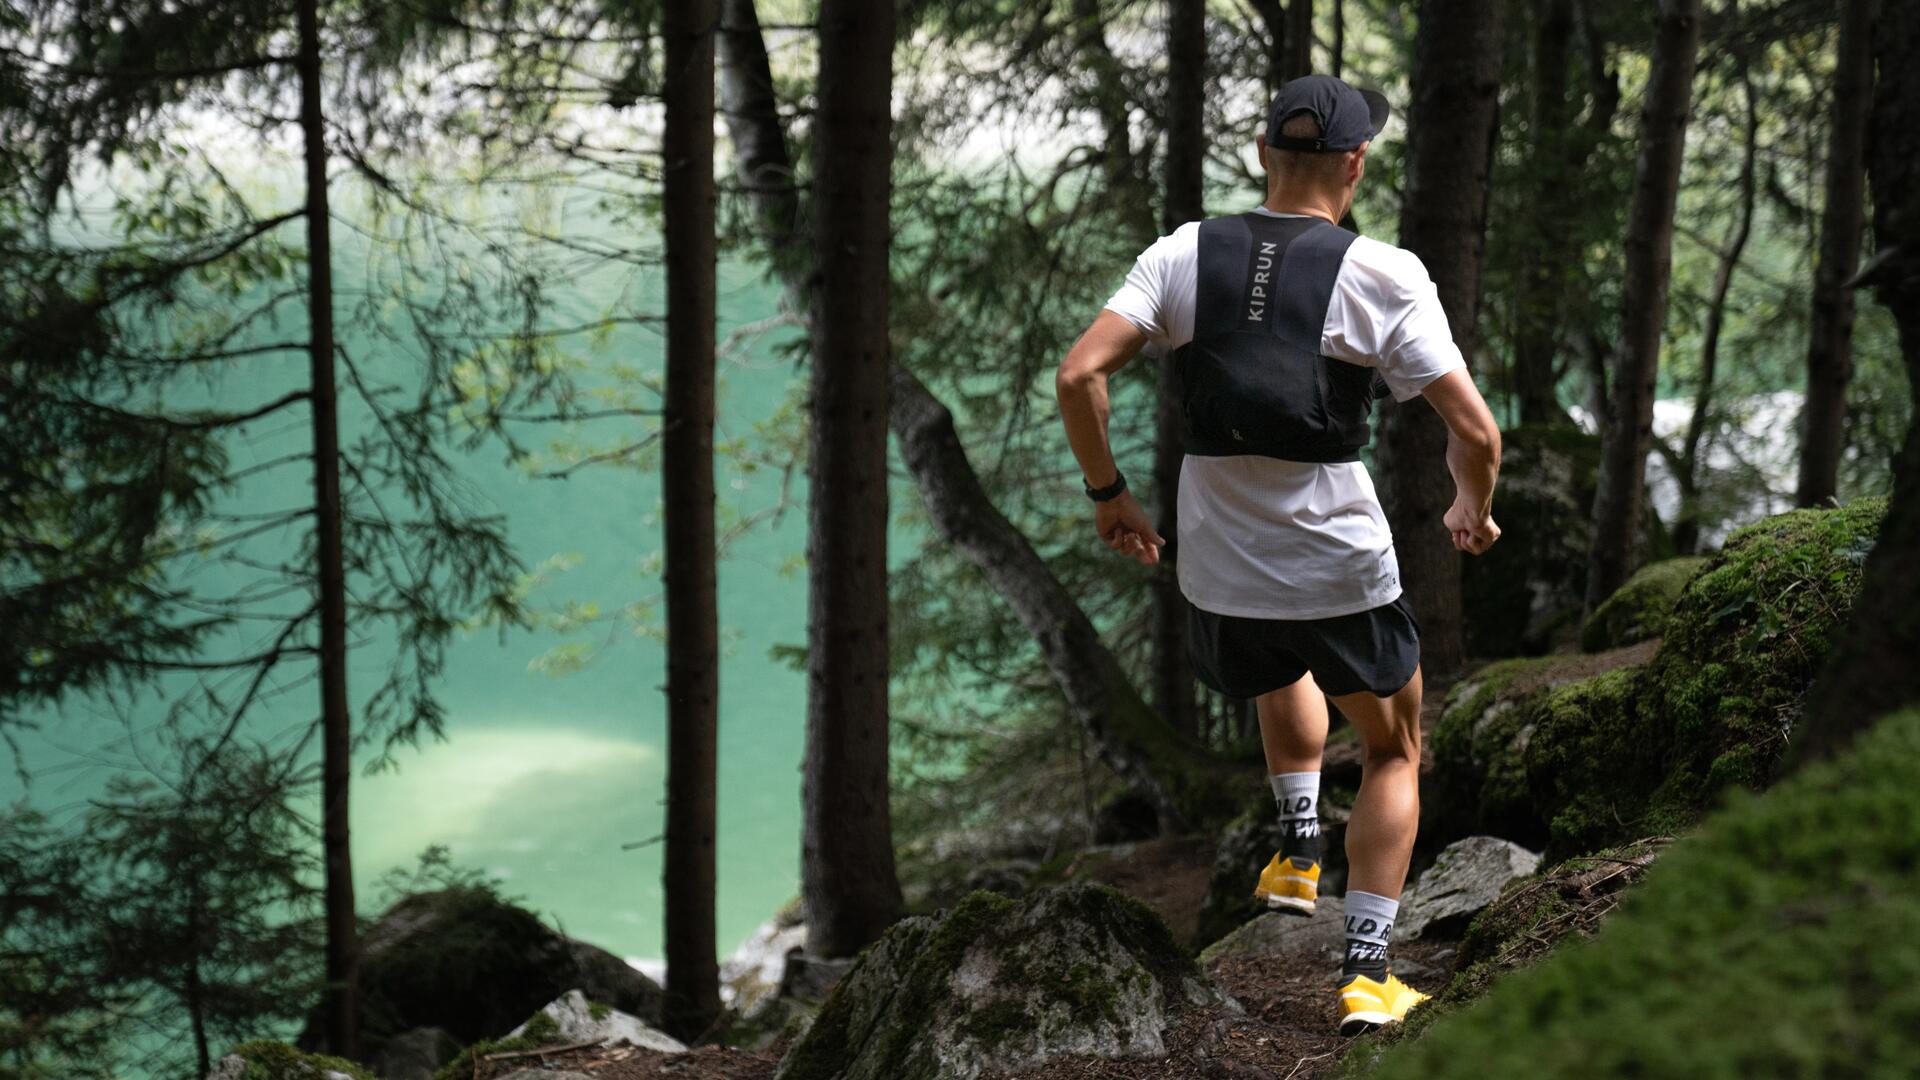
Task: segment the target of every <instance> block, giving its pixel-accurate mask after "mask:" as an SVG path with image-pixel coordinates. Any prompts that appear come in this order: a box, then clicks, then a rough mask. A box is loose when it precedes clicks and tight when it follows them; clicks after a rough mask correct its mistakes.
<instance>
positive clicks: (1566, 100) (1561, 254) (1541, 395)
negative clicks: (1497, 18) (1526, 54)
mask: <svg viewBox="0 0 1920 1080" xmlns="http://www.w3.org/2000/svg"><path fill="white" fill-rule="evenodd" d="M1533 8H1534V12H1533V14H1534V35H1533V116H1532V123H1531V124H1530V125H1529V126H1530V128H1531V129H1532V130H1531V132H1530V134H1531V136H1532V138H1531V140H1530V143H1529V146H1528V157H1529V159H1530V160H1529V161H1528V180H1529V182H1530V186H1531V188H1532V194H1533V206H1534V208H1535V212H1534V213H1531V214H1529V215H1528V216H1527V219H1526V220H1525V221H1524V222H1522V223H1520V224H1521V227H1522V228H1524V229H1526V230H1527V234H1528V243H1527V245H1526V250H1525V252H1524V253H1523V254H1522V256H1521V259H1522V272H1521V274H1520V277H1519V279H1518V282H1517V287H1518V293H1519V295H1517V296H1516V297H1515V298H1514V306H1515V307H1516V308H1517V309H1518V318H1517V320H1516V322H1517V323H1518V325H1517V326H1516V327H1515V331H1514V342H1513V392H1514V397H1515V398H1516V399H1518V402H1519V406H1520V422H1521V423H1523V424H1531V423H1543V422H1553V421H1560V420H1565V419H1566V412H1565V410H1563V409H1561V408H1560V402H1559V400H1558V399H1557V398H1556V397H1555V393H1554V389H1555V382H1556V380H1555V378H1554V372H1555V362H1556V361H1557V359H1558V357H1559V351H1560V315H1561V312H1562V311H1563V304H1562V297H1563V296H1564V293H1565V288H1566V284H1567V282H1566V268H1567V262H1568V261H1569V260H1568V254H1567V251H1566V249H1565V248H1564V247H1562V246H1560V245H1558V244H1555V243H1553V242H1552V234H1553V231H1554V230H1556V229H1561V228H1564V227H1565V224H1566V220H1567V216H1568V215H1569V213H1570V212H1571V211H1572V210H1573V207H1572V205H1571V200H1572V198H1577V190H1578V189H1577V187H1575V186H1574V185H1573V180H1574V175H1575V173H1574V170H1569V169H1565V168H1563V165H1564V164H1565V155H1566V144H1567V142H1568V140H1569V139H1570V138H1571V137H1572V136H1571V132H1569V130H1568V129H1569V127H1570V126H1571V124H1572V119H1573V117H1572V113H1573V109H1572V104H1571V98H1570V94H1569V92H1568V91H1569V74H1570V72H1569V67H1570V64H1569V58H1570V56H1571V53H1572V49H1573V0H1534V3H1533Z"/></svg>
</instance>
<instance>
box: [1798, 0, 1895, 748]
mask: <svg viewBox="0 0 1920 1080" xmlns="http://www.w3.org/2000/svg"><path fill="white" fill-rule="evenodd" d="M1871 37H1872V39H1873V51H1874V56H1875V59H1876V60H1877V61H1878V62H1879V69H1880V75H1879V85H1878V86H1876V87H1875V89H1874V92H1873V121H1872V132H1871V134H1872V137H1871V138H1870V139H1868V140H1867V146H1868V148H1869V150H1868V153H1869V155H1870V156H1869V158H1868V160H1867V165H1868V169H1869V179H1870V180H1871V181H1872V183H1873V234H1874V240H1875V247H1876V249H1877V250H1878V254H1877V255H1875V256H1874V259H1873V262H1872V263H1871V264H1870V267H1869V269H1868V271H1867V272H1866V273H1865V275H1864V276H1865V278H1866V280H1865V281H1864V282H1863V284H1871V285H1872V286H1873V288H1874V291H1875V292H1876V293H1877V294H1878V295H1879V298H1880V302H1881V303H1882V304H1884V305H1886V308H1887V310H1888V311H1890V312H1892V313H1893V319H1894V324H1895V325H1896V326H1897V327H1898V328H1899V332H1900V356H1901V359H1902V360H1903V361H1904V362H1905V364H1906V368H1907V388H1908V391H1909V393H1910V395H1911V396H1912V398H1913V406H1914V409H1913V413H1912V419H1911V420H1909V422H1908V425H1907V439H1906V445H1904V446H1903V447H1902V448H1901V450H1900V453H1899V456H1897V457H1895V458H1894V460H1893V497H1892V498H1891V499H1890V500H1889V501H1888V503H1887V517H1886V520H1885V521H1883V522H1882V523H1881V525H1880V538H1879V541H1878V542H1877V543H1875V544H1874V547H1873V551H1872V552H1871V553H1869V554H1868V556H1867V565H1866V568H1865V571H1864V573H1863V575H1862V578H1861V582H1860V598H1859V599H1858V600H1856V601H1855V602H1854V605H1853V614H1852V615H1851V616H1849V617H1848V620H1847V625H1846V628H1845V629H1844V630H1843V631H1841V634H1840V638H1839V641H1838V642H1837V643H1836V644H1835V646H1834V651H1833V655H1832V657H1831V658H1830V659H1829V660H1828V662H1827V666H1826V669H1825V670H1824V671H1822V672H1821V675H1820V678H1819V679H1818V680H1817V681H1816V682H1815V683H1814V686H1813V688H1812V689H1811V690H1810V691H1808V693H1807V711H1806V714H1805V716H1804V717H1803V719H1802V720H1801V722H1800V725H1799V729H1798V730H1797V731H1796V732H1795V740H1796V743H1797V745H1796V748H1795V750H1796V754H1797V756H1798V757H1799V758H1801V759H1802V760H1805V759H1809V758H1818V757H1823V756H1826V755H1829V754H1832V753H1834V752H1836V751H1838V750H1841V749H1843V748H1844V747H1845V746H1846V745H1847V744H1848V743H1849V742H1851V741H1852V739H1853V736H1854V734H1855V733H1856V732H1859V731H1861V730H1862V729H1864V728H1867V727H1869V726H1871V725H1872V723H1873V722H1874V720H1876V719H1878V718H1879V717H1880V716H1881V715H1882V714H1884V713H1886V712H1887V711H1888V710H1890V709H1893V708H1896V707H1899V706H1902V705H1907V704H1911V703H1913V702H1915V701H1920V664H1916V663H1914V657H1916V656H1920V64H1915V63H1914V62H1913V58H1914V57H1915V56H1916V55H1920V6H1916V5H1913V4H1906V3H1890V4H1885V5H1883V6H1882V7H1881V8H1880V13H1879V18H1878V20H1877V22H1876V24H1875V26H1874V30H1873V33H1872V34H1871Z"/></svg>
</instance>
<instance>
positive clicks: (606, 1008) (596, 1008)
mask: <svg viewBox="0 0 1920 1080" xmlns="http://www.w3.org/2000/svg"><path fill="white" fill-rule="evenodd" d="M541 1015H543V1016H544V1015H545V1014H544V1013H543V1014H541ZM587 1015H588V1016H589V1017H592V1018H593V1019H595V1020H605V1019H606V1018H607V1017H609V1016H611V1015H613V1006H611V1005H608V1004H606V1003H605V1002H601V1001H589V1002H587Z"/></svg>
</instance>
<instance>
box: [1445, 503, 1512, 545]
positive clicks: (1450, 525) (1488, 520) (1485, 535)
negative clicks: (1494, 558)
mask: <svg viewBox="0 0 1920 1080" xmlns="http://www.w3.org/2000/svg"><path fill="white" fill-rule="evenodd" d="M1442 520H1443V521H1444V522H1445V523H1446V526H1447V531H1448V532H1450V533H1452V534H1453V546H1454V547H1457V548H1459V549H1460V550H1461V551H1464V552H1466V553H1467V554H1469V555H1479V554H1482V553H1483V552H1485V551H1486V550H1487V549H1488V548H1490V547H1492V546H1493V542H1494V541H1495V540H1498V539H1500V526H1498V525H1495V524H1494V523H1493V514H1492V513H1491V512H1489V511H1482V510H1479V509H1478V508H1469V507H1465V506H1461V505H1460V504H1459V503H1457V502H1456V503H1454V504H1453V505H1452V506H1449V507H1447V513H1446V517H1444V518H1443V519H1442Z"/></svg>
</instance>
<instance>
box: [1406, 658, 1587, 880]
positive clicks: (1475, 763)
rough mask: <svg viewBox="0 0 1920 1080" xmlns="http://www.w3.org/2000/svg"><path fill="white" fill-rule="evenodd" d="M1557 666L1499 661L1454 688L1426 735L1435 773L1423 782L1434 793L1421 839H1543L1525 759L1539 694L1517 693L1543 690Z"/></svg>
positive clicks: (1426, 804) (1426, 801)
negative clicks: (1531, 709) (1532, 706)
mask: <svg viewBox="0 0 1920 1080" xmlns="http://www.w3.org/2000/svg"><path fill="white" fill-rule="evenodd" d="M1555 663H1556V661H1555V660H1553V659H1552V658H1547V657H1542V658H1538V659H1520V660H1502V661H1498V662H1496V663H1493V664H1489V665H1487V666H1486V667H1483V668H1481V669H1480V670H1478V671H1476V672H1475V673H1474V674H1473V675H1471V676H1469V677H1468V678H1466V679H1464V680H1462V681H1461V682H1460V683H1458V684H1457V685H1455V686H1454V688H1453V691H1452V692H1451V693H1450V694H1449V695H1448V697H1447V705H1446V708H1445V709H1444V710H1443V711H1442V712H1441V714H1440V720H1439V722H1438V723H1436V724H1435V725H1434V729H1433V734H1432V736H1431V738H1432V742H1433V760H1434V770H1433V772H1432V774H1431V776H1430V777H1429V778H1428V780H1427V782H1428V783H1430V784H1432V785H1433V787H1434V791H1433V792H1432V796H1431V797H1428V798H1423V799H1422V800H1421V806H1422V808H1423V810H1424V811H1425V817H1426V820H1424V821H1422V822H1421V826H1420V831H1421V834H1422V836H1423V837H1425V838H1428V839H1430V840H1434V841H1436V842H1445V841H1447V840H1453V839H1458V838H1459V837H1462V836H1468V835H1472V834H1475V833H1490V834H1492V835H1495V836H1503V837H1506V838H1508V839H1510V840H1513V841H1515V842H1516V843H1520V844H1525V845H1527V846H1530V847H1538V846H1539V845H1540V844H1541V843H1542V842H1543V841H1544V839H1545V833H1544V829H1542V828H1541V827H1540V825H1539V824H1538V823H1537V822H1536V820H1535V816H1534V813H1533V804H1532V798H1531V795H1530V793H1529V792H1528V789H1527V782H1526V766H1525V763H1524V758H1523V756H1522V755H1523V753H1524V751H1525V749H1526V746H1527V738H1528V735H1527V732H1528V703H1529V702H1530V701H1531V700H1532V699H1533V698H1534V697H1536V696H1538V695H1539V694H1540V693H1543V692H1544V690H1541V689H1534V690H1532V691H1530V692H1527V693H1515V692H1514V689H1515V687H1516V685H1531V684H1543V683H1544V682H1545V681H1546V676H1548V675H1549V673H1550V672H1551V671H1552V670H1553V668H1554V666H1555Z"/></svg>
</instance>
